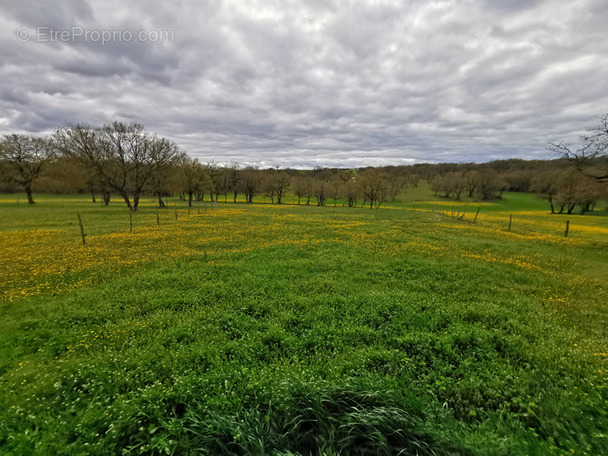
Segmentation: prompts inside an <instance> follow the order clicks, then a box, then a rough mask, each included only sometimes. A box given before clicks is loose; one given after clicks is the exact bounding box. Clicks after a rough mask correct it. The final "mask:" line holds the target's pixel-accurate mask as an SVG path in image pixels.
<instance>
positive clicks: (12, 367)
mask: <svg viewBox="0 0 608 456" xmlns="http://www.w3.org/2000/svg"><path fill="white" fill-rule="evenodd" d="M427 193H428V192H426V193H425V191H424V189H422V190H420V191H418V193H417V191H411V192H409V194H408V195H406V196H405V198H404V199H403V200H402V201H399V202H395V203H391V204H388V205H386V206H383V207H382V208H380V209H378V210H370V209H368V208H367V209H366V208H359V207H357V208H348V207H342V206H341V205H338V206H337V207H335V208H334V207H333V205H332V204H331V203H330V204H329V205H328V206H327V207H316V206H298V205H292V204H286V205H280V206H279V205H271V204H262V203H263V200H262V199H260V201H258V203H257V204H250V205H248V204H244V203H237V204H232V203H219V204H218V206H217V209H216V208H214V206H213V205H211V204H210V203H197V204H196V205H195V206H194V207H193V208H190V209H189V208H187V206H186V204H185V203H184V202H181V201H178V200H177V199H175V198H174V199H171V200H170V207H169V208H168V209H163V210H159V211H157V210H156V209H155V207H154V201H153V200H151V199H150V200H145V201H143V202H142V206H141V209H140V211H139V212H137V213H135V214H133V217H132V230H131V228H130V221H129V216H128V213H127V211H126V209H125V207H124V203H121V202H119V201H118V200H116V199H115V200H113V201H112V203H111V204H110V206H109V207H102V206H101V205H100V204H92V203H91V202H90V200H89V199H88V198H87V197H86V196H84V195H71V196H57V195H55V196H51V195H40V196H38V198H37V204H36V205H34V206H30V205H27V204H26V203H25V199H24V198H23V197H22V198H20V199H19V195H0V219H1V220H2V225H1V226H0V243H1V245H2V249H1V252H2V254H1V255H0V274H1V278H2V280H1V282H0V296H1V302H0V312H1V315H2V318H0V422H1V423H2V426H0V453H2V454H7V455H22V454H28V455H30V454H32V455H47V454H77V455H89V454H96V455H97V454H98V455H106V454H107V455H110V454H179V455H182V454H211V455H215V454H235V455H241V454H242V455H245V454H276V455H279V454H283V455H287V454H303V455H307V454H314V455H317V454H319V455H320V454H326V455H332V454H386V455H389V454H418V455H545V454H546V455H571V454H589V455H600V454H608V412H607V410H608V389H607V387H608V360H607V352H608V338H607V334H608V332H607V329H608V305H607V302H608V296H607V285H608V212H607V211H606V210H605V209H603V210H600V211H598V212H596V213H594V214H591V215H585V216H577V215H568V216H566V215H551V214H548V211H547V206H546V204H545V203H544V202H542V201H540V200H537V199H536V198H535V197H534V196H532V195H525V194H516V193H506V194H505V195H504V196H503V199H502V200H500V201H496V202H491V203H477V202H475V201H469V200H465V201H462V202H451V201H446V200H436V199H433V198H432V195H430V194H427ZM290 201H292V200H290ZM478 208H479V209H480V211H479V215H478V218H477V220H476V222H475V223H472V221H473V218H474V216H475V213H476V211H477V209H478ZM463 212H466V214H465V215H464V216H462V217H461V214H463ZM77 214H80V216H81V218H82V221H83V225H84V229H85V232H86V234H87V236H86V238H85V239H86V245H83V243H82V240H81V237H80V228H79V225H78V219H77ZM157 214H158V218H157ZM510 217H512V225H511V229H510V230H509V229H508V224H509V219H510ZM567 220H569V221H570V231H569V235H568V237H565V236H564V230H565V225H566V221H567Z"/></svg>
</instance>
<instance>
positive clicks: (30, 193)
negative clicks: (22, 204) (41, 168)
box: [25, 185, 36, 204]
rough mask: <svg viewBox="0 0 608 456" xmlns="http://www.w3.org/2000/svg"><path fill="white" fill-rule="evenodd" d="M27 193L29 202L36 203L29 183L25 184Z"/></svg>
mask: <svg viewBox="0 0 608 456" xmlns="http://www.w3.org/2000/svg"><path fill="white" fill-rule="evenodd" d="M25 193H26V194H27V202H28V204H36V203H35V202H34V198H32V187H30V186H29V185H26V186H25Z"/></svg>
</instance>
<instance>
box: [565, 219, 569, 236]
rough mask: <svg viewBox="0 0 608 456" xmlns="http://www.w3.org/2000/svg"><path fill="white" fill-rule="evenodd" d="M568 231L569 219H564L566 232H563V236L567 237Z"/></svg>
mask: <svg viewBox="0 0 608 456" xmlns="http://www.w3.org/2000/svg"><path fill="white" fill-rule="evenodd" d="M568 231H570V220H566V233H564V237H568Z"/></svg>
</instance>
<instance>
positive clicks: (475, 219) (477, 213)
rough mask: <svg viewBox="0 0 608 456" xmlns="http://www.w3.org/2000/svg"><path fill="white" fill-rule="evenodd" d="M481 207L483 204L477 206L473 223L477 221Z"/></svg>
mask: <svg viewBox="0 0 608 456" xmlns="http://www.w3.org/2000/svg"><path fill="white" fill-rule="evenodd" d="M480 209H481V206H479V207H478V208H477V212H475V218H474V219H473V223H475V222H476V221H477V216H478V215H479V210H480Z"/></svg>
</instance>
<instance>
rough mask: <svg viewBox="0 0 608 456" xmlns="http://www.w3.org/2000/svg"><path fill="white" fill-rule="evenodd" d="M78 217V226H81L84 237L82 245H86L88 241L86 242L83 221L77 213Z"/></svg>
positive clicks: (81, 234) (81, 233)
mask: <svg viewBox="0 0 608 456" xmlns="http://www.w3.org/2000/svg"><path fill="white" fill-rule="evenodd" d="M76 215H77V216H78V224H79V225H80V236H81V237H82V245H86V241H85V239H84V238H85V236H86V234H84V226H82V219H81V218H80V213H79V212H78V213H76Z"/></svg>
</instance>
